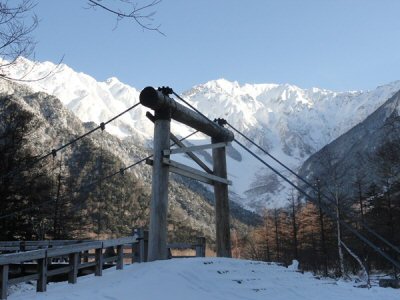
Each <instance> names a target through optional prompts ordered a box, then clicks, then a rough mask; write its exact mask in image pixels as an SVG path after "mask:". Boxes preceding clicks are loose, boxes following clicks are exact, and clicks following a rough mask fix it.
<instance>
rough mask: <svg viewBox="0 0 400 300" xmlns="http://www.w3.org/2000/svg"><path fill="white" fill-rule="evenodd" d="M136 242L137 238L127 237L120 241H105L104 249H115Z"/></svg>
mask: <svg viewBox="0 0 400 300" xmlns="http://www.w3.org/2000/svg"><path fill="white" fill-rule="evenodd" d="M135 242H136V236H126V237H122V238H118V239H112V240H104V241H103V248H108V247H115V246H119V245H125V244H132V243H135Z"/></svg>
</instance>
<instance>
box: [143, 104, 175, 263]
mask: <svg viewBox="0 0 400 300" xmlns="http://www.w3.org/2000/svg"><path fill="white" fill-rule="evenodd" d="M155 117H156V120H155V122H154V156H153V161H154V163H153V178H152V180H153V182H152V189H151V192H152V195H151V205H150V232H149V252H148V261H154V260H160V259H167V258H168V254H167V211H168V177H169V168H168V165H165V164H164V163H163V158H164V156H163V153H162V151H163V150H166V149H169V147H170V146H169V145H170V144H169V143H170V142H169V139H170V126H171V119H170V111H169V110H167V109H164V110H157V111H156V113H155Z"/></svg>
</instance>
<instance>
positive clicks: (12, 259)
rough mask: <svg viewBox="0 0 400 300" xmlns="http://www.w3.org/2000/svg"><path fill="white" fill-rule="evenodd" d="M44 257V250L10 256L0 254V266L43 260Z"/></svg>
mask: <svg viewBox="0 0 400 300" xmlns="http://www.w3.org/2000/svg"><path fill="white" fill-rule="evenodd" d="M45 256H46V250H44V249H41V250H33V251H26V252H19V253H11V254H1V255H0V265H9V264H19V263H21V262H24V261H30V260H35V259H40V258H44V257H45Z"/></svg>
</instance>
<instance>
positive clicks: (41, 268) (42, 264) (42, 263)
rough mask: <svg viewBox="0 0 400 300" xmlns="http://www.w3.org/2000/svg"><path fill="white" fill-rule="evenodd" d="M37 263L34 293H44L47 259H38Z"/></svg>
mask: <svg viewBox="0 0 400 300" xmlns="http://www.w3.org/2000/svg"><path fill="white" fill-rule="evenodd" d="M37 263H38V265H37V266H38V273H39V278H38V280H37V285H36V291H37V292H45V291H46V289H47V257H45V258H41V259H38V261H37Z"/></svg>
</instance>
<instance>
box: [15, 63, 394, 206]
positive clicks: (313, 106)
mask: <svg viewBox="0 0 400 300" xmlns="http://www.w3.org/2000/svg"><path fill="white" fill-rule="evenodd" d="M54 68H55V65H54V64H53V63H50V62H44V63H36V65H34V63H33V62H31V61H28V60H25V59H23V60H21V61H20V62H19V63H18V64H17V65H15V66H14V67H13V69H12V70H10V74H9V75H10V76H11V77H14V78H20V77H22V76H25V77H24V79H35V78H40V77H43V76H44V75H45V74H47V73H49V72H50V71H53V70H54ZM27 70H31V71H30V72H29V74H26V73H27ZM27 84H28V85H29V86H30V87H31V88H33V89H34V90H36V91H43V92H46V93H49V94H52V95H55V96H56V97H58V98H59V99H60V100H61V101H62V102H63V104H64V105H66V106H67V107H68V108H69V109H70V110H72V111H73V112H74V113H75V114H76V115H77V116H78V117H79V118H80V119H81V120H82V121H85V122H87V121H94V122H96V123H100V122H102V121H106V120H108V119H110V118H111V117H113V116H115V115H116V114H118V113H120V112H121V111H123V110H125V109H126V108H128V107H129V106H131V105H133V104H134V103H137V102H138V99H139V93H140V92H139V91H138V90H136V89H135V88H133V87H130V86H129V85H126V84H124V83H121V82H120V81H119V80H118V79H117V78H114V77H113V78H110V79H108V80H106V81H105V82H97V81H96V80H95V79H94V78H92V77H90V76H89V75H86V74H83V73H78V72H75V71H74V70H72V69H71V68H69V67H68V66H66V65H64V64H61V65H60V66H58V67H57V68H56V71H55V72H53V74H52V75H51V76H48V77H46V78H44V79H43V80H40V81H32V82H27ZM166 84H167V83H166ZM398 90H400V81H397V82H393V83H391V84H388V85H384V86H380V87H378V88H377V89H375V90H372V91H367V92H341V93H338V92H333V91H329V90H324V89H319V88H312V89H301V88H299V87H297V86H294V85H288V84H245V85H240V84H239V83H237V82H230V81H227V80H224V79H219V80H214V81H210V82H207V83H205V84H201V85H197V86H195V87H193V88H192V89H190V90H188V91H186V92H184V93H182V97H184V98H185V99H186V100H188V101H189V102H190V103H191V104H192V105H194V106H195V107H197V108H198V109H199V110H200V111H202V112H203V113H204V114H206V115H207V116H208V117H210V118H211V119H214V118H225V119H226V120H227V121H228V122H229V123H231V124H232V125H233V126H235V127H236V128H238V129H239V130H240V131H242V132H243V133H245V134H246V135H248V136H249V137H250V138H251V139H252V140H254V141H255V142H256V143H259V144H260V145H261V146H263V147H264V148H265V149H267V150H268V151H270V153H271V154H273V155H275V156H276V157H277V158H278V159H280V160H282V161H283V162H284V163H285V164H287V165H288V166H289V167H291V168H293V169H295V170H297V169H298V168H299V167H300V166H301V164H302V163H303V162H304V161H305V159H307V158H308V157H309V156H310V155H311V154H313V153H315V152H316V151H318V150H319V149H321V148H322V147H323V146H324V145H326V144H328V143H329V142H331V141H333V140H334V139H336V138H337V137H339V136H340V135H342V134H343V133H345V132H346V131H348V130H349V129H351V128H352V127H353V126H355V125H357V124H358V123H360V122H361V121H363V120H364V119H365V118H366V117H367V116H368V115H370V114H371V113H372V112H374V111H375V110H376V109H377V108H378V107H379V106H380V105H382V104H383V103H384V102H385V101H386V100H387V99H389V98H390V97H391V96H392V95H393V94H394V93H395V92H397V91H398ZM146 110H147V109H146V108H144V107H138V108H137V109H135V110H133V111H131V112H130V113H128V114H126V115H124V116H123V117H122V118H120V119H118V120H117V121H115V122H114V123H112V124H110V125H109V126H107V130H108V132H110V133H111V134H114V135H116V136H118V137H120V138H128V137H129V138H131V137H132V138H133V139H135V140H137V142H138V143H146V142H147V141H149V140H151V138H152V134H153V125H152V123H151V122H150V121H148V120H147V119H146V117H145V112H146ZM172 131H173V132H174V133H175V134H177V135H180V136H183V135H185V134H187V133H189V132H190V131H191V130H190V129H189V128H187V127H186V126H184V125H181V124H176V123H173V126H172ZM204 138H205V137H204V136H202V135H195V136H194V137H193V138H192V139H191V140H190V142H191V143H194V144H198V143H204V141H203V140H204ZM237 138H238V139H239V140H242V139H241V138H240V137H238V136H237ZM247 145H248V144H247ZM232 147H233V148H230V149H229V151H228V152H229V160H228V172H229V177H230V179H232V181H233V185H232V187H231V191H232V192H233V194H232V196H233V197H234V198H236V199H239V200H240V201H241V202H242V203H243V204H245V205H246V206H248V207H251V208H258V207H263V206H274V205H283V204H284V201H285V199H286V198H287V197H288V193H289V192H290V189H289V188H288V187H287V186H286V185H285V184H283V183H282V182H281V180H279V179H278V178H277V177H276V176H275V175H274V174H272V173H271V172H270V171H269V170H267V169H266V168H265V167H264V166H263V165H261V164H260V163H259V162H258V161H256V160H255V159H254V158H252V157H250V156H249V154H247V153H246V152H244V151H243V150H242V149H240V148H239V146H238V145H237V144H232ZM203 156H204V157H205V159H206V160H207V159H208V160H209V158H210V156H209V154H207V153H203ZM265 158H266V159H267V161H268V162H270V161H269V160H268V158H267V157H265ZM181 160H185V159H184V158H181ZM271 164H272V165H273V166H275V164H273V163H272V162H271ZM277 168H278V169H279V170H281V169H282V168H279V167H277Z"/></svg>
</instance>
